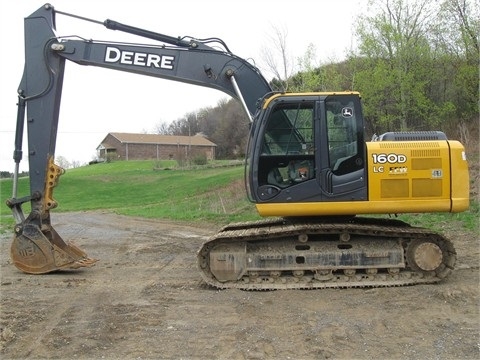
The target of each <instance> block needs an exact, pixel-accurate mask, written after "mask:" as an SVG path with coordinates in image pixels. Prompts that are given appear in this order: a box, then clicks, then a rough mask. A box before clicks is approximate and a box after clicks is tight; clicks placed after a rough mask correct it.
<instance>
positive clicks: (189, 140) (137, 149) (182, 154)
mask: <svg viewBox="0 0 480 360" xmlns="http://www.w3.org/2000/svg"><path fill="white" fill-rule="evenodd" d="M216 146H217V145H215V144H214V143H212V142H211V141H209V140H208V139H206V138H205V137H203V136H202V135H195V136H175V135H159V134H132V133H113V132H112V133H108V135H107V136H106V137H105V138H104V139H103V140H102V142H101V143H100V145H99V146H98V147H97V154H98V157H99V158H100V159H104V160H106V159H118V160H150V159H153V160H168V159H176V160H178V159H193V158H195V157H198V156H205V157H206V158H207V159H208V160H213V159H215V148H216Z"/></svg>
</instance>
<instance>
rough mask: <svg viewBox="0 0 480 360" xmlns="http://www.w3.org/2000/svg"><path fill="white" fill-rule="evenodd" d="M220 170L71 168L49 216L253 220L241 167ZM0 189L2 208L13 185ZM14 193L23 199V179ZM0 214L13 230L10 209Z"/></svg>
mask: <svg viewBox="0 0 480 360" xmlns="http://www.w3.org/2000/svg"><path fill="white" fill-rule="evenodd" d="M219 165H222V164H221V163H220V164H219V163H218V162H217V163H216V164H215V167H214V166H212V165H211V164H210V166H205V167H201V168H200V167H197V168H194V169H177V168H175V167H174V164H172V163H162V164H160V166H159V164H158V163H154V162H152V161H119V162H112V163H105V164H103V163H102V164H96V165H91V166H85V167H80V168H76V169H70V170H68V171H67V172H66V173H65V174H64V175H62V176H61V178H60V181H59V185H58V186H57V187H56V188H55V190H54V198H55V200H57V202H58V203H59V206H58V208H56V209H54V210H53V212H67V211H86V210H100V209H101V210H110V211H112V212H115V213H118V214H123V215H132V216H140V217H147V218H163V219H172V220H185V221H208V222H212V223H216V224H225V223H228V222H232V221H243V220H253V219H258V218H259V216H258V215H257V213H256V211H255V207H254V205H253V204H251V203H250V202H249V201H248V200H247V198H246V193H245V188H244V185H243V166H228V167H226V166H223V167H218V166H219ZM156 169H162V170H156ZM165 169H169V170H165ZM0 185H1V199H2V203H5V200H6V199H7V198H8V197H10V196H11V187H12V181H11V180H9V179H7V180H2V181H1V183H0ZM18 193H19V194H18V195H19V197H20V196H25V195H26V194H28V179H27V178H21V179H20V181H19V191H18ZM27 207H28V205H27V206H26V207H25V209H24V212H27ZM0 215H1V218H2V219H1V220H2V221H1V225H0V226H1V228H3V229H4V231H5V228H12V227H13V219H11V217H10V209H8V207H7V206H5V205H4V206H2V207H1V210H0Z"/></svg>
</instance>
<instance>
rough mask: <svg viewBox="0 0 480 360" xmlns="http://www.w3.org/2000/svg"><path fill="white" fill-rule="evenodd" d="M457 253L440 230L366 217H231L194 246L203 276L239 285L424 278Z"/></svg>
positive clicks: (436, 274)
mask: <svg viewBox="0 0 480 360" xmlns="http://www.w3.org/2000/svg"><path fill="white" fill-rule="evenodd" d="M455 261H456V253H455V249H454V247H453V244H452V243H451V242H450V241H449V240H447V239H446V238H444V237H443V236H442V235H440V234H437V233H435V232H432V231H430V230H427V229H423V228H417V227H412V226H410V225H408V224H406V223H404V222H402V221H399V220H394V219H380V218H367V217H363V218H361V217H351V218H321V219H313V220H312V219H308V220H307V219H291V218H288V219H275V220H262V221H257V222H248V223H238V224H232V225H228V226H226V227H224V228H223V229H221V230H220V231H219V232H218V233H217V234H216V235H214V236H212V237H211V238H210V239H209V240H208V241H207V242H205V243H204V244H203V246H202V247H201V249H200V250H199V251H198V266H199V269H200V272H201V275H202V278H203V279H204V280H205V281H206V282H207V283H208V284H210V285H211V286H214V287H217V288H221V289H225V288H237V289H243V290H277V289H321V288H347V287H382V286H403V285H414V284H428V283H435V282H438V281H440V280H442V279H444V278H446V277H447V276H448V275H449V274H450V273H451V272H452V270H453V268H454V265H455Z"/></svg>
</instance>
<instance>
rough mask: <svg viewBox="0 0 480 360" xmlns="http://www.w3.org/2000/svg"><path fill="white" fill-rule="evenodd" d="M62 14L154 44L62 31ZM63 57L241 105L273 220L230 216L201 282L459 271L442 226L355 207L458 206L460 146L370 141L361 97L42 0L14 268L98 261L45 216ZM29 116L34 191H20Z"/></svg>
mask: <svg viewBox="0 0 480 360" xmlns="http://www.w3.org/2000/svg"><path fill="white" fill-rule="evenodd" d="M56 15H63V16H73V17H76V18H79V19H82V20H85V21H93V22H95V23H99V24H102V25H104V26H106V27H107V28H108V29H112V30H118V31H123V32H126V33H129V34H134V35H137V36H140V37H143V38H148V39H150V40H154V42H155V43H156V42H158V45H144V44H143V45H142V44H132V43H121V42H111V43H110V42H105V41H95V40H85V39H83V38H81V37H78V36H76V37H72V36H68V37H62V36H58V35H56V34H55V32H54V30H55V16H56ZM67 60H68V61H72V62H75V63H77V64H81V65H90V66H98V67H104V68H108V69H113V70H120V71H128V72H131V73H135V74H141V75H146V76H154V77H158V78H162V79H169V80H175V81H181V82H186V83H190V84H193V85H199V86H205V87H210V88H214V89H218V90H221V91H223V92H225V93H226V94H228V95H230V96H232V97H233V98H235V99H237V100H238V101H239V102H240V103H241V104H242V106H243V108H244V109H245V112H246V114H247V115H248V117H249V119H250V120H251V130H250V134H249V142H248V150H247V158H246V168H245V184H246V190H247V195H248V197H249V199H250V200H251V201H252V202H253V203H254V204H255V206H256V208H257V210H258V213H259V214H260V215H261V216H264V217H266V218H267V219H265V220H261V221H257V222H247V223H236V224H231V225H228V226H226V227H224V228H223V229H221V230H220V231H219V232H218V233H216V234H215V235H213V236H212V237H211V238H210V239H209V240H208V241H206V242H205V243H204V244H203V245H202V246H201V248H200V249H199V251H198V253H197V258H198V268H199V271H200V274H201V276H202V278H203V279H204V281H205V282H206V283H208V284H210V285H212V286H214V287H217V288H239V289H246V290H251V289H267V290H269V289H320V288H337V287H373V286H398V285H410V284H420V283H435V282H438V281H440V280H442V279H444V278H445V277H447V276H448V275H449V274H450V273H451V271H452V270H453V268H454V265H455V261H456V253H455V249H454V246H453V244H452V242H451V241H450V240H448V239H446V238H445V237H443V236H442V235H441V234H438V233H436V232H432V231H430V230H427V229H423V228H418V227H412V226H409V225H408V224H406V223H404V222H401V221H399V220H396V219H391V218H389V217H381V216H373V217H372V216H370V217H365V216H359V215H361V214H384V215H388V214H398V213H420V212H460V211H464V210H466V209H467V208H468V206H469V176H468V164H467V160H466V155H465V150H464V147H463V146H462V144H461V143H459V142H458V141H453V140H448V139H447V137H446V136H445V134H444V133H442V132H438V131H426V132H390V133H385V134H383V135H380V136H375V138H374V139H372V140H371V141H366V140H365V135H364V118H363V115H362V107H361V98H360V94H359V93H357V92H320V93H281V92H274V91H272V89H271V87H270V85H269V83H268V82H267V81H266V80H265V78H264V77H263V76H262V75H261V73H260V72H259V70H258V69H257V68H256V67H255V66H253V65H252V64H250V63H249V62H248V61H246V60H244V59H242V58H240V57H238V56H236V55H234V54H233V53H232V52H231V51H230V50H229V48H228V47H227V45H226V44H225V42H223V41H222V40H221V39H219V38H208V39H196V38H191V37H172V36H168V35H164V34H160V33H156V32H152V31H148V30H144V29H140V28H137V27H133V26H129V25H125V24H122V23H119V22H116V21H113V20H106V21H104V22H100V21H96V20H92V19H88V18H85V17H80V16H77V15H74V14H69V13H65V12H61V11H57V10H55V9H54V7H53V6H52V5H50V4H46V5H44V6H42V7H41V8H40V9H38V10H37V11H35V12H34V13H33V14H31V15H30V16H28V17H26V18H25V70H24V74H23V77H22V80H21V83H20V87H19V90H18V116H17V129H16V138H15V151H14V156H13V157H14V161H15V174H14V185H13V196H12V198H11V199H9V200H7V205H8V206H9V207H10V208H11V209H12V212H13V215H14V218H15V222H16V225H15V229H14V240H13V243H12V247H11V257H12V260H13V263H14V264H15V265H16V267H17V268H18V269H20V270H22V271H24V272H26V273H31V274H44V273H48V272H52V271H58V270H62V269H72V268H79V267H89V266H92V265H93V264H94V263H95V262H96V260H95V259H92V258H89V257H88V256H87V254H86V253H85V252H84V251H83V250H81V249H79V248H78V247H76V246H74V245H72V244H71V243H67V242H65V241H64V240H63V239H62V238H61V236H60V235H59V234H58V233H57V232H56V231H55V229H54V228H53V226H52V224H51V222H50V210H51V209H53V208H55V207H56V206H57V203H56V202H55V200H54V199H53V188H54V187H55V186H56V185H57V182H58V179H59V177H60V176H61V175H62V174H63V172H64V171H63V169H61V168H60V167H58V166H57V165H55V164H54V161H53V160H54V154H55V142H56V136H57V133H56V131H57V125H58V119H59V109H60V99H61V93H62V82H63V74H64V70H65V64H66V62H67ZM106 89H107V90H106V91H108V87H106ZM25 111H26V112H27V119H28V120H27V121H26V122H25ZM25 123H26V125H27V130H28V158H29V174H30V194H28V195H26V196H23V197H18V195H17V183H18V169H19V163H20V161H21V159H22V156H23V155H22V154H23V152H22V142H23V139H22V134H23V130H24V125H25ZM26 202H30V204H31V212H30V214H28V216H27V217H25V215H24V213H23V211H22V204H24V203H26Z"/></svg>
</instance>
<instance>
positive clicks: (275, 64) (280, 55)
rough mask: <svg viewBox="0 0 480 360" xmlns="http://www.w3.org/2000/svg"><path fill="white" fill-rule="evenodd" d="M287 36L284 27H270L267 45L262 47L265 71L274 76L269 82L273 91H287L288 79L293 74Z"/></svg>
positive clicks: (292, 63) (292, 62)
mask: <svg viewBox="0 0 480 360" xmlns="http://www.w3.org/2000/svg"><path fill="white" fill-rule="evenodd" d="M287 36H288V31H287V28H286V27H282V28H278V27H275V26H272V35H270V36H269V45H268V46H263V48H262V50H261V53H262V60H263V62H264V63H265V67H266V70H267V71H268V72H270V73H272V74H273V76H274V80H272V82H271V86H272V87H273V90H278V91H287V90H288V85H289V84H288V79H289V78H290V77H291V76H292V74H293V72H294V61H293V58H292V55H291V54H290V52H289V51H288V48H287ZM279 60H280V61H279Z"/></svg>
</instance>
